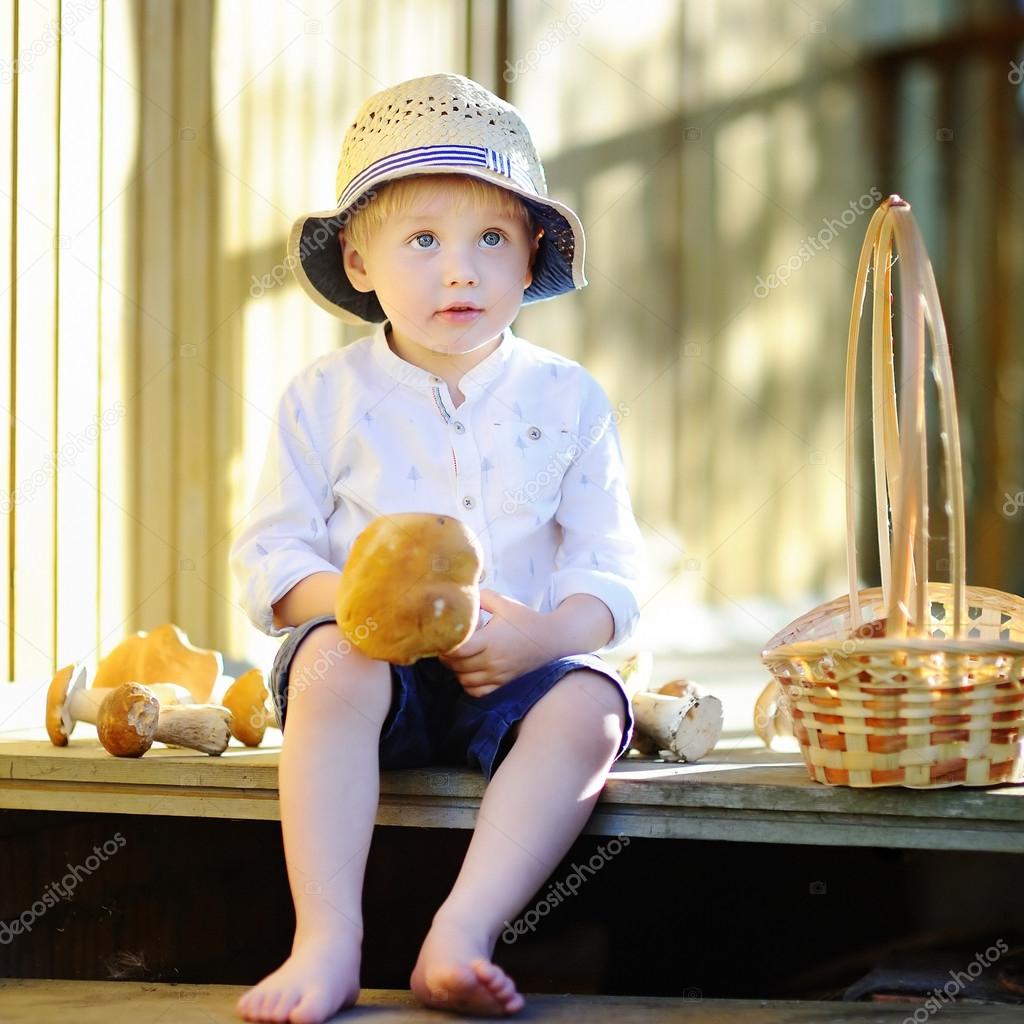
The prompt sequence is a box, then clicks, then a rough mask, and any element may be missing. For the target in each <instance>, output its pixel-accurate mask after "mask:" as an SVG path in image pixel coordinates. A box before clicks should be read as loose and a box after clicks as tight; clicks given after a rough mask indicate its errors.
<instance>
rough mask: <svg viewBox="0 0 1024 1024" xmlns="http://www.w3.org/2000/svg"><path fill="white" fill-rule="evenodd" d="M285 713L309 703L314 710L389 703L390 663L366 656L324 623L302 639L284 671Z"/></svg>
mask: <svg viewBox="0 0 1024 1024" xmlns="http://www.w3.org/2000/svg"><path fill="white" fill-rule="evenodd" d="M287 698H288V708H289V716H290V715H291V711H292V709H293V707H294V706H295V705H296V704H299V703H301V704H303V705H313V706H314V708H315V710H316V712H317V713H318V714H319V713H323V714H329V713H331V712H332V711H333V710H341V711H343V710H345V709H346V708H355V709H357V710H359V711H361V712H363V713H375V712H379V716H378V717H381V718H383V716H384V715H386V714H387V711H388V708H389V706H390V703H391V666H390V665H389V664H388V663H387V662H386V661H377V660H375V659H373V658H368V657H367V656H366V655H365V654H363V653H362V651H360V650H359V649H358V648H357V647H355V646H353V644H352V643H351V642H350V641H349V640H348V639H347V638H346V637H345V635H344V634H343V633H342V632H341V630H340V629H339V628H338V625H337V624H336V623H332V622H328V623H324V624H323V625H321V626H317V627H316V628H315V629H312V630H310V632H309V633H308V634H307V635H306V636H305V637H303V638H302V642H301V643H300V644H299V647H298V650H296V652H295V655H294V657H293V658H292V663H291V668H290V670H289V672H288V684H287Z"/></svg>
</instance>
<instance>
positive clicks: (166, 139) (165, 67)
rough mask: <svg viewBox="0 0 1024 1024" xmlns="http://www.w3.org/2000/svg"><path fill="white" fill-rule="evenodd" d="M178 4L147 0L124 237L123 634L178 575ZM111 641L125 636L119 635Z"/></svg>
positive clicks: (168, 613)
mask: <svg viewBox="0 0 1024 1024" xmlns="http://www.w3.org/2000/svg"><path fill="white" fill-rule="evenodd" d="M175 6H176V5H174V4H165V3H158V2H154V0H145V2H144V3H142V4H140V6H139V10H140V12H141V18H142V26H141V29H142V30H141V33H140V34H139V42H140V45H141V46H142V54H141V61H140V63H141V67H142V86H141V99H140V103H141V116H140V118H139V127H140V135H139V149H138V180H137V183H136V184H135V185H133V186H132V188H133V191H135V192H136V195H137V201H138V206H137V216H138V220H137V221H136V223H135V224H134V225H132V230H131V231H130V233H129V235H128V245H129V246H130V247H133V248H134V250H135V256H136V258H137V259H138V265H139V275H140V276H139V296H138V305H137V306H136V307H135V308H134V309H133V310H132V317H133V319H134V330H133V331H132V334H131V337H130V338H129V342H130V344H129V350H133V351H135V352H136V353H137V358H136V362H135V367H134V373H133V375H132V387H131V391H132V395H131V398H130V402H129V409H128V413H129V416H130V417H131V420H132V424H133V433H134V441H133V448H132V451H131V454H130V456H129V465H130V467H131V470H130V472H131V481H132V499H131V504H130V506H129V510H130V512H131V513H132V516H133V519H132V535H133V543H132V544H131V545H130V551H131V560H130V562H129V564H130V565H131V568H132V574H131V578H132V584H131V592H130V596H129V607H130V609H131V611H130V612H129V614H130V620H129V623H128V624H127V625H128V628H129V630H135V629H147V630H148V629H152V628H154V627H155V626H158V625H160V623H162V622H167V621H169V620H172V619H173V615H174V608H173V594H174V576H175V573H176V572H177V557H178V556H177V552H176V550H175V537H176V522H175V521H176V518H177V517H176V505H175V501H174V490H175V484H176V481H175V479H174V468H175V460H174V452H175V444H176V439H177V429H178V422H177V416H176V410H175V405H174V388H175V380H176V376H177V369H176V360H175V330H176V326H177V325H176V323H175V306H174V287H175V282H174V273H173V272H172V271H171V270H170V268H171V267H173V266H174V254H175V251H176V248H177V243H178V239H177V236H176V231H175V212H174V211H175V208H176V203H177V200H178V198H179V197H178V195H177V194H176V192H175V180H174V177H175V176H174V167H175V158H174V150H175V144H176V142H177V127H176V124H175V118H174V111H173V104H174V62H175V59H176V52H175V46H174V40H175V35H174V11H175ZM117 639H121V637H118V638H117Z"/></svg>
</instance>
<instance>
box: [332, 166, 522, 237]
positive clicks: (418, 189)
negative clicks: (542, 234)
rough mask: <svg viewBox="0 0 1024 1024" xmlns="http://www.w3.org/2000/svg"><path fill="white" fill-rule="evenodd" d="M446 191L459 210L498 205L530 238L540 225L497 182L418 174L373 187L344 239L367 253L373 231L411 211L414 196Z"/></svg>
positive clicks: (349, 224)
mask: <svg viewBox="0 0 1024 1024" xmlns="http://www.w3.org/2000/svg"><path fill="white" fill-rule="evenodd" d="M445 190H447V191H449V192H451V194H452V195H453V197H454V200H455V211H456V212H457V213H458V212H461V211H462V210H464V209H465V208H466V207H467V206H470V207H471V208H473V209H475V210H480V209H483V208H484V207H497V208H498V212H499V213H501V214H503V215H504V216H508V217H515V218H518V219H520V220H521V221H522V223H523V226H524V227H525V228H526V231H527V233H528V235H529V236H530V239H531V241H532V239H533V237H534V236H535V235H536V233H537V231H538V230H539V228H540V224H539V223H538V222H537V220H536V218H535V217H534V216H533V213H532V212H531V211H530V209H529V207H527V205H526V203H524V202H523V201H522V200H521V199H520V198H519V197H518V196H516V195H515V194H514V193H512V192H509V191H508V190H507V189H503V188H500V187H499V186H498V185H492V184H491V183H490V182H488V181H482V180H481V179H480V178H474V177H472V176H471V175H468V174H415V175H411V176H410V177H407V178H398V179H396V180H395V181H385V182H383V183H382V184H380V185H377V186H374V189H373V191H374V193H375V196H374V198H371V199H370V201H369V202H368V203H366V205H364V206H362V207H361V208H357V209H356V210H355V211H354V212H353V213H352V216H351V218H350V219H349V221H348V223H346V224H345V227H344V234H345V241H346V242H347V243H348V244H349V245H351V246H353V247H354V248H356V249H358V250H359V251H360V252H365V251H366V245H367V243H368V242H369V240H370V238H371V237H372V235H373V233H374V232H375V231H377V230H378V229H379V228H381V227H382V226H383V225H384V224H385V223H386V222H387V221H388V220H389V219H390V218H392V217H397V216H401V215H402V214H403V213H405V212H406V211H408V210H409V208H410V207H411V206H412V201H413V197H414V196H416V197H424V196H426V198H427V199H428V200H430V199H433V197H434V196H436V195H438V194H439V193H440V192H442V191H445Z"/></svg>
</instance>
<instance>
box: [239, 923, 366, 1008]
mask: <svg viewBox="0 0 1024 1024" xmlns="http://www.w3.org/2000/svg"><path fill="white" fill-rule="evenodd" d="M359 954H360V944H359V941H358V940H357V939H354V938H353V937H352V936H350V935H347V934H340V935H338V934H325V935H322V936H318V937H317V938H309V939H306V940H304V941H300V940H299V939H298V937H296V939H295V942H294V944H293V945H292V953H291V956H289V957H288V959H287V960H285V962H284V963H283V964H281V966H280V967H278V969H277V970H276V971H273V972H272V973H271V974H268V975H267V976H266V977H265V978H264V979H263V980H262V981H261V982H260V983H259V984H258V985H255V986H254V987H253V988H251V989H249V991H248V992H246V993H245V994H244V995H243V996H242V997H241V998H240V999H239V1000H238V1002H237V1003H236V1004H235V1009H236V1010H237V1011H238V1014H239V1016H241V1017H242V1018H243V1019H245V1020H276V1021H292V1022H294V1024H300V1022H301V1024H320V1022H321V1021H324V1020H327V1018H328V1017H331V1016H333V1015H334V1014H335V1013H336V1012H337V1011H338V1010H340V1009H343V1008H344V1007H347V1006H351V1005H352V1004H353V1003H354V1002H355V1001H356V999H357V998H358V997H359Z"/></svg>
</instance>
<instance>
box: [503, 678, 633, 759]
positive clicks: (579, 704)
mask: <svg viewBox="0 0 1024 1024" xmlns="http://www.w3.org/2000/svg"><path fill="white" fill-rule="evenodd" d="M533 712H539V714H537V715H534V716H533V725H535V726H537V727H539V728H543V729H545V730H546V731H548V732H549V733H550V732H551V731H552V730H553V731H554V732H555V733H556V734H557V736H558V737H559V741H560V742H562V743H567V742H568V743H571V744H572V746H573V748H574V749H575V750H577V752H578V753H580V754H581V755H582V754H584V753H585V754H587V755H592V756H594V757H598V758H600V757H609V758H610V757H613V756H614V755H615V754H616V753H618V749H619V746H620V744H621V743H622V733H623V730H624V729H625V727H626V708H625V704H624V701H623V697H622V691H621V690H620V689H619V687H617V686H616V685H615V684H614V683H613V682H612V681H611V680H610V679H608V678H607V677H606V676H603V675H601V673H600V672H592V671H590V670H589V669H575V670H574V671H572V672H567V673H566V674H565V675H564V676H563V677H562V678H561V679H560V680H559V681H558V682H557V683H556V684H555V685H554V686H553V687H552V688H551V689H550V690H549V691H548V692H547V693H546V694H545V695H544V696H543V697H542V698H541V700H539V701H538V702H537V703H536V704H535V705H534V706H533V708H532V709H531V711H530V713H529V714H528V715H527V716H526V718H525V719H524V721H523V729H524V730H525V729H526V728H529V727H530V725H531V723H530V719H531V715H533Z"/></svg>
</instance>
